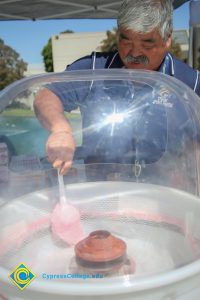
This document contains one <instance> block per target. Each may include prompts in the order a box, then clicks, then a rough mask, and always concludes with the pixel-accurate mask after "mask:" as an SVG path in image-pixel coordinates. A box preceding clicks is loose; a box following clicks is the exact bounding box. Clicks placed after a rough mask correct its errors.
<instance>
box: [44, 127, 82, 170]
mask: <svg viewBox="0 0 200 300" xmlns="http://www.w3.org/2000/svg"><path fill="white" fill-rule="evenodd" d="M75 148H76V145H75V141H74V138H73V136H72V134H71V133H68V132H67V131H59V132H53V133H51V135H50V136H49V138H48V140H47V143H46V152H47V155H48V159H49V161H50V162H51V163H52V165H53V167H54V168H58V169H60V174H62V175H63V174H65V173H66V172H67V171H68V170H69V169H70V167H71V165H72V162H73V156H74V151H75Z"/></svg>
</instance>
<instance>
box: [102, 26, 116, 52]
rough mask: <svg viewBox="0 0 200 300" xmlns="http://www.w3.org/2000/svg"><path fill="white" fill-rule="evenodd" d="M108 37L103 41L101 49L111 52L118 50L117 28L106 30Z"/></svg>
mask: <svg viewBox="0 0 200 300" xmlns="http://www.w3.org/2000/svg"><path fill="white" fill-rule="evenodd" d="M106 36H107V37H106V39H104V40H103V41H101V46H100V50H101V51H103V52H111V51H115V50H117V28H113V31H110V30H107V31H106Z"/></svg>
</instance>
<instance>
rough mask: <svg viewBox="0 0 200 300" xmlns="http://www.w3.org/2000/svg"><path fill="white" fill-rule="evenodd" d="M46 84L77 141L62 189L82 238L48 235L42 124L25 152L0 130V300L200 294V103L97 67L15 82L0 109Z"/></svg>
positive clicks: (1, 96)
mask: <svg viewBox="0 0 200 300" xmlns="http://www.w3.org/2000/svg"><path fill="white" fill-rule="evenodd" d="M42 88H49V89H50V90H52V91H54V92H55V91H56V92H57V91H58V93H60V95H61V94H62V95H63V94H64V97H68V99H69V103H68V105H67V107H66V109H68V111H72V112H71V113H68V114H66V117H68V118H69V120H70V122H71V125H72V127H73V130H74V136H75V138H76V141H77V145H78V146H77V150H76V153H75V156H74V164H73V166H72V169H71V170H70V171H69V173H68V174H66V175H65V176H64V182H65V195H66V198H67V199H68V201H69V203H70V204H71V205H73V206H74V207H75V208H76V209H77V210H78V211H79V213H80V222H81V225H82V227H83V231H84V236H83V237H82V238H80V240H79V241H77V243H75V244H74V245H70V244H68V243H67V242H65V241H63V240H62V239H60V237H59V236H58V235H56V234H55V232H54V231H53V230H52V219H51V216H52V212H53V210H54V208H55V206H56V204H57V203H58V201H59V189H58V180H57V176H56V174H57V172H56V170H53V169H52V168H51V165H50V164H49V163H48V159H47V158H46V157H44V155H45V154H44V153H43V155H41V148H40V146H41V144H43V147H45V141H46V137H47V135H46V133H45V136H43V137H39V135H40V134H41V132H42V129H39V128H41V127H40V125H39V123H37V128H38V131H37V132H36V131H34V134H33V132H31V130H30V131H29V132H28V133H29V134H30V135H31V134H32V139H33V142H34V136H35V139H36V141H38V139H39V140H40V141H41V143H40V145H38V149H37V144H35V146H34V147H33V149H34V151H33V152H32V153H31V152H28V151H27V152H26V151H25V150H23V149H24V148H23V147H21V149H19V150H18V148H17V146H18V147H20V143H21V144H23V136H21V139H20V135H19V136H18V143H15V141H14V139H12V134H9V135H8V134H7V135H6V134H5V136H6V138H8V139H9V137H11V140H10V142H11V143H12V145H13V147H14V148H15V150H16V153H12V151H10V149H11V148H10V147H9V144H8V143H6V142H5V141H6V139H5V140H4V142H3V145H2V149H3V151H4V152H3V151H2V152H3V153H4V156H3V157H4V160H1V162H2V163H1V165H2V166H3V167H4V168H3V169H2V170H5V167H6V168H7V173H6V174H7V177H6V180H5V177H2V178H3V180H2V179H1V192H0V193H1V194H0V198H1V206H0V278H1V280H0V299H13V300H17V299H74V300H75V299H76V300H77V299H85V300H86V299H133V298H134V299H138V300H141V299H142V300H144V299H152V300H161V299H162V300H172V299H176V300H179V299H181V300H187V299H193V300H198V299H199V297H200V287H199V281H200V221H199V215H200V198H199V148H198V145H199V138H200V137H199V135H198V132H199V128H200V121H199V116H198V115H199V112H200V103H199V98H198V97H197V96H196V95H195V94H194V93H193V92H192V91H191V90H190V89H189V88H187V87H186V86H185V85H183V84H182V83H180V82H179V81H177V80H175V79H173V78H170V77H168V76H165V75H163V74H159V73H157V72H156V73H155V72H145V71H137V72H134V71H127V70H115V71H113V70H98V71H82V72H66V73H61V74H54V75H40V76H36V77H30V78H27V79H23V80H21V81H19V82H16V83H14V84H13V85H10V86H9V87H8V88H6V89H5V90H3V91H2V92H1V93H0V100H1V101H0V103H1V105H2V107H1V109H2V110H3V111H4V112H6V111H7V106H8V103H12V101H21V100H20V99H21V95H23V97H24V95H30V94H31V93H32V94H33V96H34V94H35V93H36V92H38V90H39V89H42ZM27 91H29V92H27ZM25 92H26V93H25ZM25 98H26V97H25ZM23 101H24V100H23ZM3 118H5V114H4V115H3V114H2V115H0V121H1V122H3ZM32 118H33V119H34V120H35V121H36V122H37V119H36V118H34V117H32ZM33 119H32V121H33ZM77 123H78V124H77ZM22 129H23V128H22ZM15 131H16V127H15ZM39 148H40V149H39ZM6 151H7V152H6ZM23 151H24V153H23ZM6 154H9V156H6ZM30 155H32V156H31V157H32V159H33V156H34V159H35V158H36V157H37V159H38V165H37V167H36V164H34V168H33V164H32V165H31V164H30ZM6 158H7V160H6ZM20 158H23V159H21V160H20ZM25 158H27V161H28V163H27V164H26V167H25V163H24V160H25ZM16 161H17V164H16ZM34 162H35V160H34ZM31 168H32V169H31ZM36 177H37V180H38V182H39V184H37V185H36V183H35V180H36ZM66 218H67V216H66ZM73 230H74V235H76V230H77V228H76V226H74V229H73ZM35 276H36V277H35ZM34 277H35V278H34Z"/></svg>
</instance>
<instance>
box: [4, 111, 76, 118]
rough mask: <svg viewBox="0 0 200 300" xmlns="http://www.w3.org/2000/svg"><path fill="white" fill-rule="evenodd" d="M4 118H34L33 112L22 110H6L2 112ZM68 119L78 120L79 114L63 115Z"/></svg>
mask: <svg viewBox="0 0 200 300" xmlns="http://www.w3.org/2000/svg"><path fill="white" fill-rule="evenodd" d="M2 116H4V117H35V113H34V111H32V110H30V109H22V108H7V109H5V110H4V111H3V112H2ZM65 116H66V118H68V119H80V114H79V113H65Z"/></svg>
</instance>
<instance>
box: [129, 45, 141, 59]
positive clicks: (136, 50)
mask: <svg viewBox="0 0 200 300" xmlns="http://www.w3.org/2000/svg"><path fill="white" fill-rule="evenodd" d="M129 55H132V56H134V57H137V56H140V55H142V52H141V49H140V47H139V46H137V45H134V44H132V46H131V48H130V51H129Z"/></svg>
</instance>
